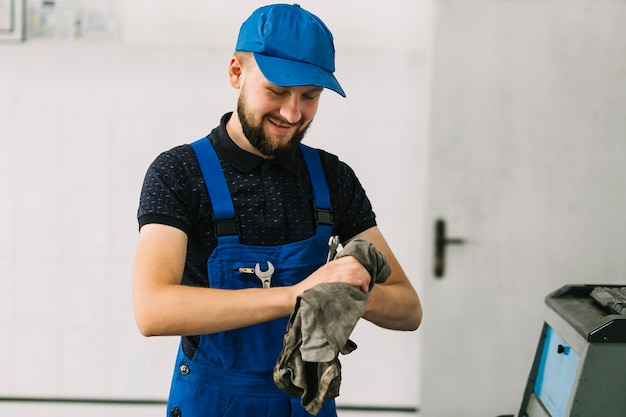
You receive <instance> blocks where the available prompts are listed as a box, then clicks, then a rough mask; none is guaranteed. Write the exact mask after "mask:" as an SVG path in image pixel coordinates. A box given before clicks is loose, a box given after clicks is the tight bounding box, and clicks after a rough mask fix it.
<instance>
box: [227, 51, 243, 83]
mask: <svg viewBox="0 0 626 417" xmlns="http://www.w3.org/2000/svg"><path fill="white" fill-rule="evenodd" d="M242 74H243V62H241V60H240V59H238V58H237V57H235V56H233V57H232V58H231V59H230V63H229V64H228V81H229V82H230V85H231V86H232V87H233V88H236V89H239V88H240V87H241V75H242Z"/></svg>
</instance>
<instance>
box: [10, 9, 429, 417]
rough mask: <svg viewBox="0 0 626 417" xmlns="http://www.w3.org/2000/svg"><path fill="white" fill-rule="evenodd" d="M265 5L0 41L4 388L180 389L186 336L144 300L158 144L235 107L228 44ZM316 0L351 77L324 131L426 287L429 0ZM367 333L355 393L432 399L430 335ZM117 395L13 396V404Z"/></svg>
mask: <svg viewBox="0 0 626 417" xmlns="http://www.w3.org/2000/svg"><path fill="white" fill-rule="evenodd" d="M166 4H167V5H168V6H169V7H166ZM261 4H263V3H261V2H257V1H245V2H244V1H239V2H230V1H229V2H227V1H210V2H206V1H200V0H195V1H192V0H187V1H182V2H176V6H175V7H172V6H171V3H169V2H168V3H165V2H148V1H145V0H144V1H134V2H126V3H124V4H123V5H120V7H119V9H118V17H119V33H120V35H119V38H118V39H117V40H116V41H108V42H86V41H59V40H54V41H51V40H45V39H39V40H29V41H27V42H26V43H24V44H21V45H0V91H2V92H3V93H2V100H0V334H2V342H3V343H0V375H1V377H0V396H36V397H41V396H43V397H55V396H62V397H89V398H93V397H97V398H154V399H164V398H165V397H166V395H167V389H168V387H169V379H170V373H171V364H172V362H173V359H174V349H175V347H176V344H177V340H176V338H151V339H145V338H142V337H141V336H140V335H139V334H138V332H137V330H136V328H135V324H134V321H133V317H132V309H131V304H130V269H131V265H132V257H133V254H134V248H135V243H136V239H137V226H136V220H135V212H136V208H137V200H138V194H139V189H140V186H141V182H142V179H143V174H144V172H145V169H146V168H147V166H148V164H149V163H150V161H151V160H152V159H153V158H154V157H155V156H156V155H157V154H158V152H160V151H162V150H165V149H167V148H169V147H171V146H174V145H177V144H180V143H184V142H189V141H191V140H193V139H196V138H199V137H201V136H203V135H205V134H206V133H208V132H209V130H210V129H211V128H212V127H214V126H215V125H216V124H217V123H218V121H219V117H220V116H221V115H222V114H223V113H224V112H226V111H230V110H231V109H232V108H233V106H234V91H231V90H230V88H229V87H228V86H227V81H226V72H225V71H226V64H227V60H228V58H229V56H230V55H229V54H230V51H231V48H232V45H233V44H234V41H235V36H236V33H237V31H238V27H239V25H240V23H241V21H242V20H243V19H244V18H245V17H247V15H248V14H249V12H250V11H251V10H252V9H253V8H255V7H256V6H258V5H261ZM301 4H302V6H303V7H305V8H308V9H310V10H311V11H313V12H315V13H316V14H318V15H319V16H320V17H322V18H323V19H324V20H325V21H326V22H327V24H328V25H329V26H330V27H331V29H332V30H333V32H334V35H335V42H336V48H337V51H338V57H337V67H338V71H337V77H338V78H339V80H340V81H341V83H342V85H343V86H344V88H345V90H346V91H347V94H348V98H347V99H345V100H344V99H340V98H339V96H337V95H335V94H332V93H330V92H329V93H327V94H325V96H324V97H323V99H322V104H321V106H320V111H319V114H318V117H317V120H316V123H315V125H314V127H313V128H312V129H311V131H310V133H309V136H308V137H307V141H308V143H309V144H311V145H313V146H317V147H324V148H326V149H328V150H330V151H332V152H336V153H338V154H339V155H340V156H341V157H342V159H344V160H346V161H347V162H349V163H350V164H351V165H352V166H353V168H354V169H355V170H356V171H357V173H358V174H359V176H360V178H361V180H362V182H363V183H364V185H365V187H366V189H367V190H368V194H369V195H370V198H371V199H372V201H373V203H374V206H375V210H376V212H377V214H378V216H379V223H380V226H381V227H382V229H383V232H384V233H385V234H386V236H387V237H388V240H389V241H390V242H391V244H392V246H393V247H394V249H395V251H396V252H397V255H398V257H399V258H400V260H401V261H402V262H403V264H404V266H405V268H406V270H407V271H408V272H410V273H411V277H412V279H413V282H414V283H415V285H416V286H418V287H419V286H420V277H419V276H417V275H416V274H415V273H413V271H420V270H423V268H422V267H421V265H419V262H420V256H416V254H419V253H421V252H422V248H421V247H420V241H419V240H416V239H415V236H416V235H420V234H421V232H422V230H421V227H422V226H421V219H422V217H423V214H422V213H423V210H424V207H423V198H422V196H423V194H424V191H423V188H424V183H425V179H424V175H425V169H424V166H425V158H424V156H423V155H425V154H426V151H425V150H426V135H427V129H428V127H427V118H426V115H427V104H428V94H429V93H428V79H429V74H428V64H429V62H428V61H429V55H430V51H429V47H430V46H429V45H430V39H429V36H430V35H429V33H430V30H431V27H430V3H429V2H428V1H426V0H424V1H420V2H415V1H412V0H404V1H402V0H394V1H388V2H386V3H385V4H384V7H382V6H381V5H380V4H378V3H376V4H374V3H371V4H369V3H368V4H364V3H363V2H357V1H341V2H336V1H329V0H324V1H321V0H317V1H313V0H311V1H302V2H301ZM353 336H354V337H353V338H354V340H355V341H356V342H357V343H358V344H359V349H358V350H357V351H356V352H354V353H353V354H351V355H350V356H347V357H345V358H344V359H343V360H342V363H343V364H344V383H343V385H342V387H343V388H342V397H340V400H341V401H344V403H346V404H351V405H354V404H356V405H368V404H385V403H389V402H390V404H389V405H391V406H418V405H419V391H420V388H419V377H418V367H419V363H418V356H419V349H418V341H417V338H418V334H417V333H394V332H389V331H383V330H380V329H376V328H374V326H371V325H369V324H368V323H364V324H362V325H359V327H358V328H357V330H356V331H355V333H354V335H353ZM385 354H387V356H385ZM372 358H379V362H376V364H378V365H376V366H375V367H374V370H373V371H375V372H376V375H378V377H376V378H375V377H373V376H372V373H371V371H372V369H371V367H368V366H367V364H368V363H371V361H372ZM398 375H399V376H398ZM390 379H391V380H392V381H393V382H395V384H394V383H390ZM363 381H371V382H368V383H367V384H366V386H365V387H364V386H363ZM380 381H383V382H380ZM372 391H373V392H376V393H377V395H369V394H368V392H372ZM110 410H111V409H110V408H108V407H104V408H102V407H93V408H89V411H88V412H87V411H85V407H84V406H76V405H69V406H60V405H45V404H44V405H41V404H39V405H24V404H19V403H15V404H11V403H2V402H0V415H4V414H8V413H9V412H15V413H17V414H20V415H25V416H29V415H33V416H34V415H41V414H45V415H48V416H69V415H92V416H94V415H98V413H102V415H104V413H108V412H110ZM115 412H116V413H117V414H118V415H119V414H120V413H121V415H133V416H137V415H143V414H142V413H144V414H145V415H154V413H155V409H154V407H119V408H116V409H115ZM159 412H161V411H159ZM157 414H158V412H157Z"/></svg>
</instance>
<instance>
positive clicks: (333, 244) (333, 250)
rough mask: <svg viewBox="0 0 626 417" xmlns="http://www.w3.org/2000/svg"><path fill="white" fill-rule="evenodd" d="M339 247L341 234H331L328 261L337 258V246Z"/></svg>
mask: <svg viewBox="0 0 626 417" xmlns="http://www.w3.org/2000/svg"><path fill="white" fill-rule="evenodd" d="M338 247H339V236H331V237H330V239H328V255H327V256H326V263H328V262H330V261H332V260H333V259H335V255H336V254H337V248H338Z"/></svg>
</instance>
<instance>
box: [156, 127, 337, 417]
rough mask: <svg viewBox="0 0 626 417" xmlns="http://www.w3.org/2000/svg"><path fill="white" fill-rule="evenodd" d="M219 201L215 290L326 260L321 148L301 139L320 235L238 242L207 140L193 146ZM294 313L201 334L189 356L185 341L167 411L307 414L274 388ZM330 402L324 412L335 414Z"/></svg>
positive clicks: (288, 275) (258, 283)
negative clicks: (275, 241) (287, 240)
mask: <svg viewBox="0 0 626 417" xmlns="http://www.w3.org/2000/svg"><path fill="white" fill-rule="evenodd" d="M191 146H192V148H193V149H194V151H195V153H196V156H197V158H198V161H199V163H200V168H201V170H202V175H203V177H204V181H205V183H206V186H207V190H208V192H209V197H210V199H211V203H212V205H213V215H214V218H215V222H216V225H217V230H218V245H217V248H216V249H215V250H214V251H213V253H212V254H211V256H210V257H209V260H208V262H207V266H208V271H209V277H208V279H209V286H210V287H211V288H223V289H232V290H235V289H243V288H260V287H263V282H262V280H261V279H259V278H258V277H257V274H255V273H254V271H255V268H256V269H257V272H258V271H259V270H260V271H261V272H268V271H269V270H271V269H273V270H274V272H273V274H271V277H270V279H269V280H267V281H266V282H265V286H272V287H275V286H290V285H293V284H296V283H297V282H299V281H301V280H302V279H304V278H306V277H307V276H308V275H310V274H311V273H312V272H313V271H315V270H316V269H317V268H319V267H320V266H321V265H322V264H324V263H325V262H326V257H327V254H328V241H329V238H330V236H331V233H332V223H331V221H330V219H331V217H330V196H329V192H328V186H327V183H326V178H325V175H324V171H323V170H322V165H321V161H320V159H319V155H318V153H317V151H315V150H314V149H312V148H309V147H306V146H304V145H300V147H301V149H302V152H303V153H304V156H305V161H306V165H307V169H308V171H309V176H310V177H311V184H312V187H313V197H314V201H315V208H316V213H317V219H318V224H317V230H316V234H315V236H313V237H311V238H309V239H306V240H303V241H298V242H293V243H289V244H285V245H280V246H251V245H244V244H241V243H239V235H238V234H237V232H236V227H235V225H236V223H235V219H236V216H235V210H234V207H233V203H232V199H231V197H230V192H229V191H228V187H227V183H226V180H225V178H224V174H223V171H222V167H221V165H220V162H219V159H218V157H217V155H216V153H215V151H214V149H213V145H212V144H211V142H210V141H209V140H208V139H207V138H203V139H200V140H198V141H196V142H194V143H192V144H191ZM288 320H289V317H284V318H281V319H278V320H274V321H270V322H267V323H261V324H257V325H254V326H248V327H245V328H241V329H235V330H231V331H226V332H221V333H215V334H207V335H203V336H201V339H200V344H199V346H198V348H197V350H196V352H195V354H194V356H193V358H188V357H187V356H186V355H185V354H184V353H183V349H182V343H181V346H180V348H179V351H178V356H177V359H176V367H175V370H174V376H173V379H172V386H171V390H170V396H169V400H168V405H167V411H168V414H167V415H168V416H169V417H262V416H268V417H288V416H290V417H305V416H311V414H309V413H308V412H307V411H306V410H305V409H304V408H303V407H302V406H301V405H300V398H298V397H294V396H289V395H288V394H286V393H285V392H283V391H281V390H280V389H279V388H277V387H276V385H275V384H274V381H273V379H272V372H273V368H274V365H275V364H276V360H277V358H278V356H279V354H280V351H281V349H282V342H283V335H284V334H285V331H286V328H287V322H288ZM336 415H337V414H336V411H335V403H334V400H326V401H325V402H324V406H323V407H322V409H321V410H320V412H319V414H318V416H320V417H336Z"/></svg>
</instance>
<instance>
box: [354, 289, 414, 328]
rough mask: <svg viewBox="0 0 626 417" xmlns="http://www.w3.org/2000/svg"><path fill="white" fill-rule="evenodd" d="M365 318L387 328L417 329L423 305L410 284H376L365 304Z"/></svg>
mask: <svg viewBox="0 0 626 417" xmlns="http://www.w3.org/2000/svg"><path fill="white" fill-rule="evenodd" d="M363 318H364V319H366V320H368V321H370V322H372V323H374V324H376V325H378V326H380V327H384V328H387V329H392V330H415V329H417V328H418V327H419V325H420V323H421V321H422V306H421V304H420V301H419V297H418V296H417V293H416V292H415V291H414V289H413V288H412V287H410V286H409V287H407V286H405V285H403V284H401V283H400V284H376V285H374V288H372V292H371V294H370V296H369V298H368V300H367V303H366V304H365V314H364V315H363Z"/></svg>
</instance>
